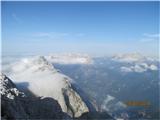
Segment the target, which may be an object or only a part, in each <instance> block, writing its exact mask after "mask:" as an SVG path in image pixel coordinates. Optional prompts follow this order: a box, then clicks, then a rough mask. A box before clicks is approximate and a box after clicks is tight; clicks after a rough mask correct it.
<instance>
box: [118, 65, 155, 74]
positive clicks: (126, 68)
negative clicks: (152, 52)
mask: <svg viewBox="0 0 160 120" xmlns="http://www.w3.org/2000/svg"><path fill="white" fill-rule="evenodd" d="M120 70H121V71H122V72H138V73H142V72H145V71H147V70H152V71H156V70H158V67H157V66H156V65H154V64H151V65H149V64H147V63H136V64H135V65H131V66H122V67H120Z"/></svg>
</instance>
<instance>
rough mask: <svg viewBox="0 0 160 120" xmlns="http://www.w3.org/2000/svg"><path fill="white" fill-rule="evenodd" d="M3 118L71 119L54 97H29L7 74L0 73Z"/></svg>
mask: <svg viewBox="0 0 160 120" xmlns="http://www.w3.org/2000/svg"><path fill="white" fill-rule="evenodd" d="M0 85H1V108H2V109H1V117H2V119H69V118H70V117H69V116H68V115H67V114H66V113H63V112H62V109H61V107H60V105H59V104H58V102H57V101H56V100H54V99H52V98H40V97H28V96H26V95H25V94H24V93H23V92H20V91H19V90H18V89H17V88H16V86H15V85H14V83H13V82H12V81H11V80H10V79H9V78H7V77H6V76H5V75H3V74H1V75H0Z"/></svg>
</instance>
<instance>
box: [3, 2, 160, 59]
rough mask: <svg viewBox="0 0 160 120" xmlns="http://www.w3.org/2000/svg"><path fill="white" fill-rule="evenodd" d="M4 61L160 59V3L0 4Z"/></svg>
mask: <svg viewBox="0 0 160 120" xmlns="http://www.w3.org/2000/svg"><path fill="white" fill-rule="evenodd" d="M1 11H2V12H1V13H2V22H1V24H2V30H1V31H2V55H10V54H49V53H68V52H69V53H77V52H78V53H86V54H90V55H100V56H101V55H102V56H106V55H113V54H119V53H130V52H139V53H141V54H145V55H151V56H158V51H159V36H160V34H159V2H135V1H134V2H53V1H52V2H33V1H30V2H29V1H28V2H18V1H17V2H11V1H10V2H2V4H1Z"/></svg>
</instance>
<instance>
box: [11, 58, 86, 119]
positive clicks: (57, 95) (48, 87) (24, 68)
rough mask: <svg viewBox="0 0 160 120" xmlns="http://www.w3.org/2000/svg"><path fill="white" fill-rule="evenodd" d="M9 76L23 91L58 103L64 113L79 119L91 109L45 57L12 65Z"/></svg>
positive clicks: (70, 81) (68, 80) (66, 77)
mask: <svg viewBox="0 0 160 120" xmlns="http://www.w3.org/2000/svg"><path fill="white" fill-rule="evenodd" d="M9 76H10V77H11V78H12V79H13V80H14V82H15V83H16V85H17V86H18V87H19V88H20V89H21V90H23V91H30V92H31V93H32V94H34V95H36V96H43V97H51V98H54V99H55V100H57V101H58V103H59V104H60V106H61V108H62V111H63V112H66V113H68V114H69V115H70V116H72V117H79V116H80V115H81V114H82V113H85V112H88V111H89V109H88V107H87V105H86V104H85V102H84V101H83V100H82V99H81V97H80V96H79V94H78V93H77V92H76V91H74V90H73V89H72V82H74V81H73V80H72V79H71V78H69V77H68V76H66V75H64V74H62V73H60V72H58V70H56V69H55V68H54V67H53V65H52V64H50V63H49V62H48V61H47V60H46V59H45V58H44V57H43V56H39V57H34V58H27V59H22V60H21V61H19V62H17V63H14V64H12V67H11V70H10V74H9Z"/></svg>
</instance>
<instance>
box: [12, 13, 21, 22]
mask: <svg viewBox="0 0 160 120" xmlns="http://www.w3.org/2000/svg"><path fill="white" fill-rule="evenodd" d="M12 18H13V19H14V20H15V21H16V22H17V23H21V22H22V21H21V19H20V18H19V17H18V16H17V15H16V14H15V13H12Z"/></svg>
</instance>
